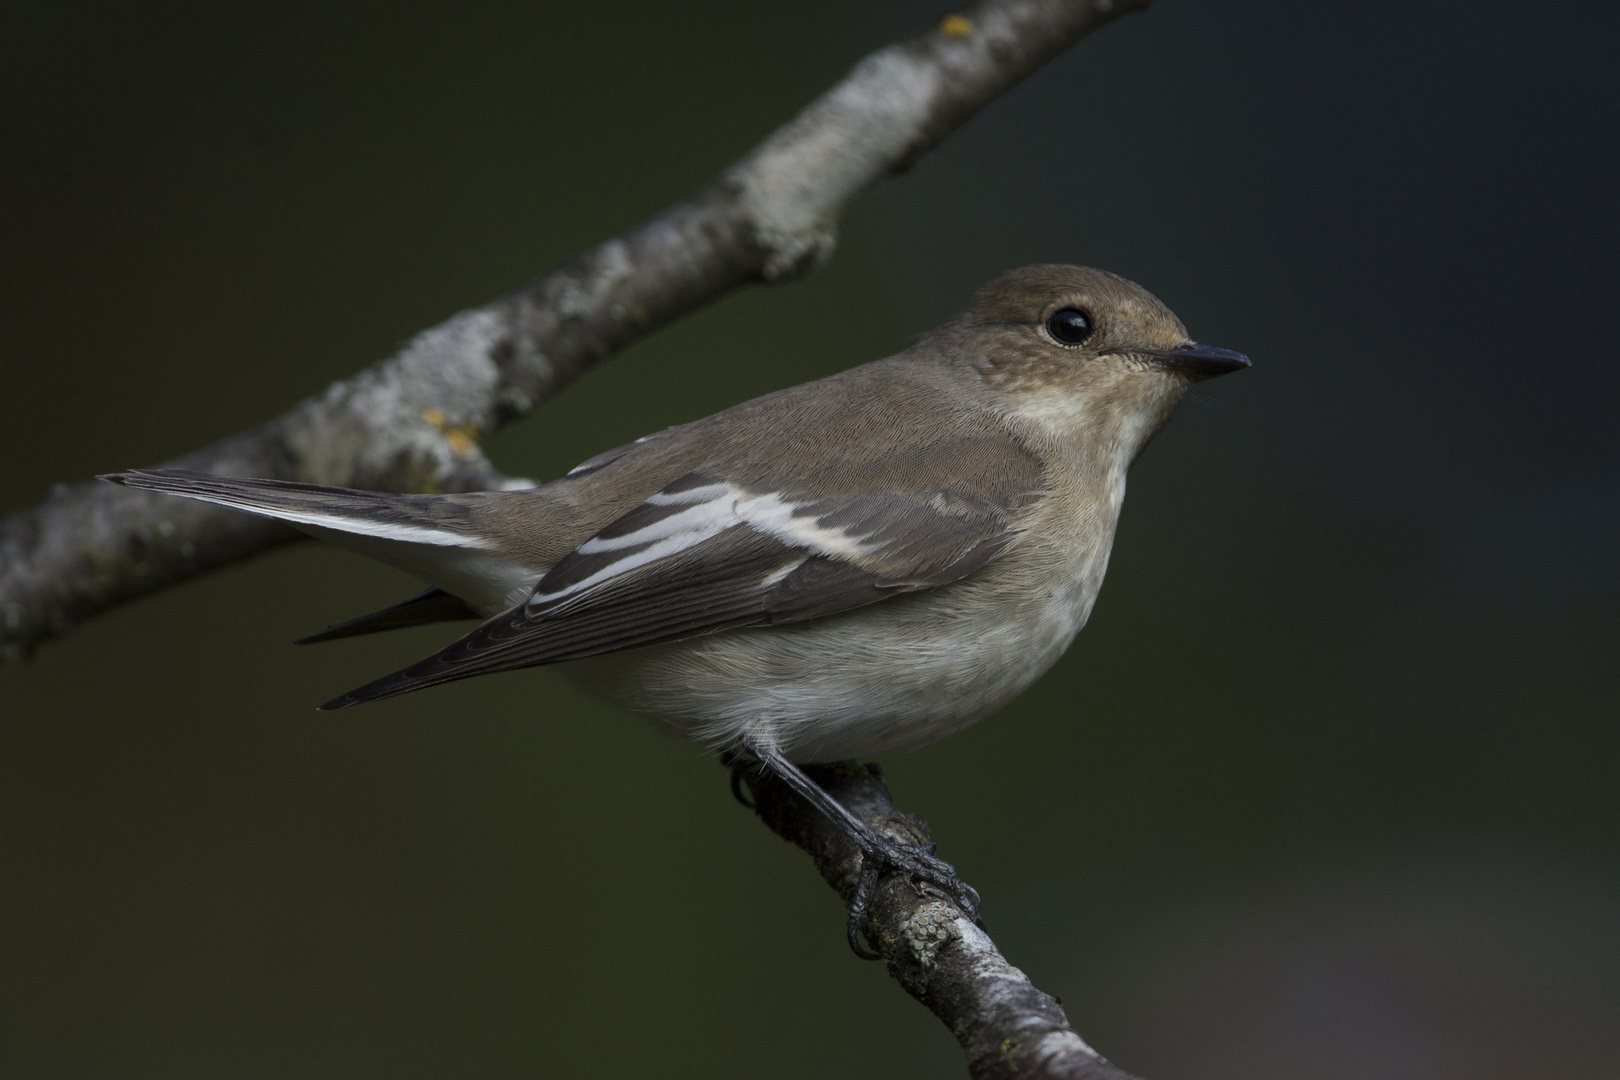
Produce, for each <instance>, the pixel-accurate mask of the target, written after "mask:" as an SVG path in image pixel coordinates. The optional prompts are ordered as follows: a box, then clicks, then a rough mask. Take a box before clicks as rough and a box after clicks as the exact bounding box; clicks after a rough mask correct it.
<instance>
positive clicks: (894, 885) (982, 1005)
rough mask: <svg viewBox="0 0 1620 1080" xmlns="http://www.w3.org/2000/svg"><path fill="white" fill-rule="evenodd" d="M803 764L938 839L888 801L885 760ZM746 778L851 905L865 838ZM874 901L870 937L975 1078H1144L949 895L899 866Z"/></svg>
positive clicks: (828, 785)
mask: <svg viewBox="0 0 1620 1080" xmlns="http://www.w3.org/2000/svg"><path fill="white" fill-rule="evenodd" d="M805 771H806V772H808V773H810V775H811V776H812V777H813V778H814V779H815V780H816V782H817V783H819V784H820V785H821V786H822V787H823V788H825V789H826V790H827V791H828V792H829V793H830V794H832V796H833V797H834V798H836V799H837V800H838V801H839V802H841V803H843V804H844V806H845V807H847V808H848V809H849V810H850V811H851V812H852V813H853V814H855V816H856V817H858V818H860V819H861V820H862V821H864V822H866V823H867V824H868V825H870V826H871V827H872V828H874V829H876V830H877V831H878V832H880V833H882V834H883V835H885V836H887V837H889V838H890V839H893V840H898V841H900V842H902V843H906V844H926V843H928V842H929V832H928V824H927V822H925V821H923V820H922V819H921V818H919V817H917V816H916V815H915V814H908V813H906V812H905V811H903V810H899V809H896V808H895V806H894V804H893V803H891V802H890V801H889V789H888V787H887V785H885V784H884V782H883V774H882V773H881V772H880V771H879V770H878V767H877V766H876V765H872V764H866V765H861V764H856V763H854V762H846V763H843V764H839V765H815V766H808V767H806V769H805ZM745 781H746V783H747V785H748V790H749V793H750V794H751V795H752V797H753V801H754V807H755V810H756V812H757V813H758V814H759V816H760V817H761V819H763V820H764V822H765V824H766V825H768V826H770V828H771V829H772V830H773V831H774V832H776V833H777V834H778V835H779V836H781V837H782V838H783V839H785V840H789V841H791V842H792V843H794V844H797V845H798V846H799V847H801V848H803V849H804V850H805V851H806V852H807V853H808V854H809V856H810V858H811V859H812V860H814V861H815V864H816V869H818V870H820V871H821V876H822V877H824V878H826V879H827V884H829V885H831V886H832V887H833V888H834V889H836V890H837V891H838V895H839V896H841V897H843V899H844V903H845V904H846V905H847V904H848V903H849V902H850V899H851V898H852V897H853V896H854V895H855V887H856V884H857V883H858V882H859V880H860V862H861V854H860V848H859V847H858V846H856V844H855V842H854V841H853V840H851V839H849V837H848V836H846V835H845V834H844V833H843V832H842V831H841V830H840V829H839V828H838V827H837V826H835V825H834V824H833V823H832V822H831V821H829V820H828V819H827V818H826V817H825V816H824V815H823V814H822V813H821V812H820V811H818V810H816V809H815V808H814V807H812V806H811V805H810V804H809V803H807V802H805V801H804V800H803V799H801V798H799V796H798V795H796V794H794V792H793V791H792V789H790V788H789V787H788V786H787V784H785V783H784V782H782V781H781V780H779V779H777V778H776V777H775V776H774V775H773V774H770V773H761V772H757V771H755V772H750V773H747V774H746V777H745ZM871 912H872V921H871V923H870V925H869V926H868V928H867V940H868V942H869V943H870V944H871V945H872V946H873V947H874V948H875V949H876V950H877V951H878V952H879V953H880V954H882V957H883V960H884V962H885V963H886V964H887V965H888V968H889V974H891V975H893V976H894V977H895V978H896V979H897V980H899V982H900V985H901V986H903V987H905V988H906V992H907V993H909V994H910V995H911V996H912V997H914V998H916V999H917V1000H918V1001H920V1002H922V1003H923V1004H924V1005H926V1006H928V1008H929V1009H930V1010H931V1011H932V1012H933V1014H934V1015H935V1016H937V1017H939V1018H940V1020H942V1021H943V1022H944V1024H945V1026H946V1027H948V1028H950V1029H951V1033H952V1034H953V1035H955V1036H956V1038H957V1041H958V1042H960V1043H961V1044H962V1050H963V1052H964V1053H966V1054H967V1060H968V1071H969V1073H970V1075H971V1076H972V1077H973V1078H974V1080H1011V1078H1014V1077H1016V1078H1019V1080H1048V1078H1051V1080H1135V1078H1134V1077H1132V1076H1131V1075H1130V1074H1129V1073H1126V1072H1123V1071H1121V1070H1120V1069H1117V1068H1115V1067H1114V1066H1113V1065H1112V1064H1110V1063H1109V1062H1108V1060H1107V1059H1105V1058H1103V1057H1101V1056H1099V1055H1098V1053H1097V1052H1096V1051H1095V1050H1093V1049H1092V1048H1091V1047H1089V1046H1087V1045H1086V1044H1085V1041H1084V1040H1082V1039H1081V1038H1080V1036H1079V1035H1077V1034H1075V1032H1074V1029H1073V1028H1071V1027H1070V1026H1069V1021H1068V1018H1067V1017H1065V1016H1064V1015H1063V1008H1062V1007H1061V1006H1060V1005H1059V1004H1058V1003H1057V1001H1056V1000H1054V999H1053V998H1051V997H1050V996H1048V995H1047V994H1043V993H1042V992H1041V991H1039V990H1037V989H1036V988H1035V986H1034V985H1033V984H1032V983H1031V982H1030V981H1029V977H1028V976H1026V975H1025V974H1024V973H1023V972H1022V971H1019V970H1018V969H1017V968H1015V967H1013V966H1012V965H1011V964H1009V963H1008V962H1007V961H1006V959H1005V958H1004V957H1003V956H1002V955H1001V953H1000V952H999V951H998V950H997V949H996V946H995V942H993V941H991V940H990V936H989V935H988V934H986V933H985V932H984V931H983V930H981V929H979V928H978V927H977V926H975V925H974V924H973V922H972V920H970V919H969V918H968V917H967V916H966V915H964V914H963V913H962V911H961V909H960V908H958V907H957V906H956V905H955V904H953V903H952V902H951V901H950V899H949V898H948V897H945V896H943V895H937V894H934V893H933V892H931V891H929V890H927V889H925V888H919V887H918V885H917V884H916V883H914V882H912V881H911V880H909V879H908V878H907V876H906V875H905V874H903V873H900V872H891V873H888V874H886V875H885V876H884V877H883V878H881V879H880V880H879V882H878V886H877V890H876V893H875V895H874V897H873V899H872V907H871Z"/></svg>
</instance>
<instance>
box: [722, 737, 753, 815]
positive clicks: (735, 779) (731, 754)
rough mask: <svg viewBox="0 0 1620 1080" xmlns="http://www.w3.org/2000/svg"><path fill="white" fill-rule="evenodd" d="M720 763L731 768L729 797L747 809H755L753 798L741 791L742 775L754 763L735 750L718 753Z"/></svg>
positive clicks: (751, 767)
mask: <svg viewBox="0 0 1620 1080" xmlns="http://www.w3.org/2000/svg"><path fill="white" fill-rule="evenodd" d="M720 764H722V765H724V766H725V767H726V768H728V769H730V770H731V797H732V798H733V799H736V800H737V801H738V802H740V803H742V804H743V805H744V806H746V807H748V809H750V810H757V809H758V807H757V806H755V805H754V800H753V799H750V798H749V797H748V796H747V795H746V794H744V793H743V776H744V775H745V774H747V773H748V772H750V771H751V770H752V769H753V768H754V763H753V762H752V761H749V760H748V759H747V758H745V757H743V756H742V755H741V754H739V753H737V752H736V751H735V750H727V751H725V752H723V753H722V754H721V755H720Z"/></svg>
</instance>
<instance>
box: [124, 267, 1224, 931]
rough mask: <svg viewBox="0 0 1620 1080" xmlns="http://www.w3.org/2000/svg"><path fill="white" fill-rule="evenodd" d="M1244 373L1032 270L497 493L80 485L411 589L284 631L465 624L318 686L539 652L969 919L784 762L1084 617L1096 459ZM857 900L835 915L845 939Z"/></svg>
mask: <svg viewBox="0 0 1620 1080" xmlns="http://www.w3.org/2000/svg"><path fill="white" fill-rule="evenodd" d="M1248 366H1249V361H1248V359H1247V358H1245V357H1244V356H1242V355H1240V354H1238V353H1235V352H1230V351H1227V350H1225V349H1217V348H1212V347H1209V346H1206V345H1201V344H1198V343H1196V342H1194V341H1192V340H1190V339H1189V338H1188V335H1187V331H1186V329H1185V328H1184V327H1183V326H1182V324H1181V321H1180V320H1179V319H1177V318H1176V316H1175V315H1174V314H1172V313H1171V312H1170V310H1169V309H1168V308H1166V307H1165V306H1164V304H1162V303H1160V302H1159V300H1158V299H1156V298H1155V297H1154V296H1152V295H1151V294H1149V293H1148V292H1147V291H1145V290H1144V289H1142V288H1140V287H1138V286H1137V285H1135V284H1133V283H1131V282H1129V281H1126V280H1125V279H1123V278H1120V277H1118V276H1116V275H1114V274H1110V273H1107V272H1104V271H1101V270H1092V269H1087V268H1083V267H1075V266H1031V267H1026V268H1024V269H1021V270H1015V271H1013V272H1011V273H1009V274H1006V275H1004V276H1003V277H1000V278H998V279H996V280H995V281H992V282H990V283H989V284H988V285H985V286H984V287H983V288H981V289H980V290H979V291H978V292H977V293H976V294H975V295H974V297H973V299H972V301H971V302H970V303H969V305H968V307H967V309H966V310H965V311H963V312H962V313H961V314H960V315H958V316H956V317H955V318H954V319H952V320H950V321H949V322H947V323H945V324H944V325H943V326H940V327H938V328H937V329H935V330H933V331H931V332H929V333H927V334H924V335H922V336H921V337H919V338H918V339H917V340H916V341H915V342H914V343H913V344H912V345H911V346H910V347H909V348H907V349H906V350H905V351H904V352H901V353H899V354H898V355H896V356H892V357H889V358H888V359H885V360H879V361H876V362H874V363H870V364H866V365H864V366H861V367H857V368H853V369H851V370H849V371H845V372H843V373H841V374H838V375H834V376H832V377H830V378H826V379H821V380H819V381H817V382H811V383H806V384H804V385H802V386H795V387H792V388H790V389H787V390H781V391H778V392H776V393H773V394H767V395H766V396H764V397H761V398H756V399H755V400H753V401H748V402H744V403H743V404H741V405H736V406H733V407H732V408H730V409H727V410H725V411H724V412H719V413H716V414H714V415H713V416H709V417H706V418H704V419H702V420H696V421H693V422H692V423H689V424H683V425H680V426H678V427H672V428H669V429H668V430H665V431H661V432H658V433H657V434H654V435H649V436H647V437H646V438H643V439H639V440H637V441H636V442H634V443H631V444H629V445H628V446H621V447H619V448H617V449H614V450H609V451H607V452H606V453H604V454H599V455H597V456H596V457H593V458H591V459H590V460H589V461H586V462H585V463H584V464H582V465H580V466H578V467H577V468H575V469H574V470H573V471H571V472H570V473H568V475H566V476H564V477H563V478H562V479H560V480H557V481H555V482H553V483H550V484H547V485H545V486H543V487H539V488H535V489H531V490H526V491H501V492H476V493H471V494H460V495H395V494H382V493H378V492H369V491H352V490H346V489H341V488H327V487H315V486H312V485H308V484H296V483H284V482H279V481H272V480H249V479H236V478H228V477H221V476H206V475H202V474H198V473H187V472H179V471H173V470H150V471H136V472H128V473H121V474H117V475H113V476H108V477H106V478H105V479H108V480H112V481H114V482H116V483H121V484H127V485H129V486H131V487H139V488H147V489H151V490H154V491H161V492H167V493H170V494H174V495H181V496H185V497H187V498H193V499H202V500H205V501H207V502H213V503H219V504H221V505H224V506H229V507H234V508H236V509H239V510H245V511H247V512H249V513H253V514H262V515H265V516H268V517H272V518H278V519H280V520H283V521H287V522H290V523H291V524H293V525H295V526H297V527H298V528H300V529H303V530H304V531H306V532H310V533H313V534H315V535H316V536H320V537H323V538H325V539H329V540H333V541H335V542H337V543H339V544H341V545H343V546H345V547H350V548H353V549H355V550H357V551H360V552H362V553H364V554H367V555H370V556H373V557H375V558H378V559H381V560H382V561H384V562H388V563H392V564H393V565H395V566H398V567H400V568H401V569H404V570H406V571H408V572H410V573H411V574H414V575H416V576H418V577H420V578H421V579H423V580H424V581H426V582H427V583H429V584H430V585H432V586H433V588H431V589H430V590H429V591H427V592H426V593H423V594H422V595H421V596H418V597H416V598H415V599H412V600H408V601H406V602H405V603H403V604H400V605H396V606H395V607H392V608H389V609H387V610H385V611H381V612H378V613H376V614H374V615H370V616H366V617H364V618H361V619H357V620H354V621H353V622H350V623H346V624H343V625H340V626H337V627H333V628H331V629H330V630H327V631H325V632H323V633H320V634H316V635H313V636H312V637H311V638H307V639H305V640H306V641H316V640H329V639H332V638H337V637H343V636H348V635H351V634H359V633H369V632H372V631H375V630H384V629H391V628H394V627H400V626H410V625H417V624H420V623H426V622H436V621H440V620H445V619H455V618H473V617H482V618H484V619H485V620H486V621H485V622H484V623H483V624H482V625H480V626H479V627H478V628H477V629H475V630H473V631H472V632H471V633H469V634H467V635H466V636H464V637H462V638H461V639H459V640H458V641H456V642H454V643H453V644H451V645H449V646H448V647H446V648H444V649H442V650H440V651H439V652H437V653H435V654H434V655H432V656H430V657H428V658H427V659H425V660H422V661H420V662H418V663H415V664H412V665H411V666H410V667H407V668H405V669H404V670H402V671H399V672H396V673H394V674H392V675H388V676H385V677H383V678H381V679H378V680H376V681H375V682H372V683H368V684H367V685H365V686H362V687H360V688H359V689H357V690H352V691H350V692H349V693H347V694H344V695H343V696H342V697H339V698H336V699H334V700H332V701H330V702H328V703H327V704H325V705H323V706H322V708H324V709H341V708H347V707H348V706H351V705H358V704H361V703H362V702H367V701H376V700H379V699H381V698H388V697H394V696H395V695H398V694H404V693H408V692H409V691H412V690H420V689H422V688H424V687H428V686H435V685H438V684H439V683H446V682H451V681H453V680H456V679H464V678H467V677H468V676H471V675H483V674H487V673H490V672H496V671H507V670H510V669H513V668H522V667H532V666H535V665H539V664H559V665H561V666H562V671H563V672H564V674H565V675H566V677H568V678H569V679H570V680H572V681H573V682H575V683H576V684H578V685H580V686H582V687H584V688H585V689H586V690H588V691H589V692H591V693H593V694H596V695H599V696H601V697H603V698H606V699H607V700H608V701H610V702H612V703H613V704H615V705H617V706H619V707H621V708H623V709H626V710H628V711H630V712H633V713H638V714H641V715H643V716H646V717H650V718H651V719H652V720H654V721H655V722H656V723H658V724H660V725H662V726H664V727H666V728H668V729H671V730H673V731H675V732H678V733H680V734H682V735H685V736H687V737H689V738H692V739H695V740H698V741H700V742H702V743H705V744H708V745H709V746H712V747H715V748H718V749H721V750H725V751H730V752H733V753H739V754H742V755H745V757H746V759H747V760H749V761H750V762H757V763H758V764H759V766H761V767H764V768H767V769H770V770H772V771H773V772H776V773H777V774H778V775H780V776H781V777H782V778H783V779H784V780H786V781H787V782H788V783H789V784H790V785H792V787H793V788H794V789H795V790H797V791H799V792H800V793H801V794H802V795H804V796H805V797H806V798H807V799H809V800H810V801H811V802H812V803H813V804H814V805H816V806H817V807H819V808H820V809H822V810H823V811H824V812H825V813H827V814H828V815H829V816H830V817H831V818H832V819H833V820H834V821H835V822H837V823H839V824H840V825H841V827H843V828H844V830H845V831H846V832H848V833H849V834H850V835H851V836H852V837H853V838H854V839H855V840H856V841H857V842H858V843H859V844H860V845H861V849H862V852H863V860H862V861H863V872H864V873H869V874H870V875H872V877H873V878H874V879H875V875H876V874H877V873H878V872H879V871H880V870H881V869H882V867H883V865H885V864H889V865H899V866H902V867H905V868H906V869H908V870H910V871H912V872H913V873H915V874H917V875H919V876H921V877H923V878H925V879H927V880H930V881H932V882H933V883H934V884H936V885H938V886H939V887H941V888H945V889H947V890H948V891H950V892H951V894H952V895H953V896H955V897H956V898H957V899H958V901H959V902H961V903H962V904H963V906H964V907H965V908H967V909H968V910H969V912H970V914H975V915H976V912H977V897H976V895H975V894H973V892H972V890H971V889H969V888H967V886H965V885H962V884H961V883H960V882H959V881H958V880H957V879H956V877H955V873H954V871H952V870H951V868H950V867H949V865H947V864H945V863H944V862H942V861H940V860H938V859H937V858H934V857H933V855H932V854H931V853H929V852H925V851H921V850H919V849H914V848H907V847H905V846H904V845H900V844H896V843H895V842H893V841H890V840H888V839H886V838H884V837H882V836H879V835H878V834H877V833H875V832H873V831H872V830H871V829H869V828H868V827H867V826H866V825H864V824H863V823H862V822H861V821H860V820H859V819H857V818H855V817H854V816H853V815H852V814H850V813H848V812H847V811H846V810H844V808H843V807H842V806H840V805H839V804H838V803H837V802H836V800H834V799H832V798H831V797H830V796H828V795H827V794H826V793H825V792H824V791H822V789H821V788H820V787H819V786H817V785H816V784H815V782H814V781H813V780H811V779H810V778H809V777H808V776H807V775H806V774H805V773H804V772H803V771H802V770H801V769H800V768H799V767H798V765H797V764H795V763H807V762H816V761H831V760H838V759H843V758H851V757H860V756H867V755H872V754H878V753H884V752H887V751H892V750H900V749H907V748H911V747H916V746H921V745H923V744H924V743H928V742H932V741H933V740H935V739H938V738H941V737H942V736H945V735H948V734H950V733H951V732H953V731H957V730H960V729H961V728H963V727H965V726H967V725H969V724H971V723H973V722H974V721H976V720H978V719H980V718H981V717H983V716H985V715H986V714H988V713H990V712H993V711H994V710H996V709H997V708H999V707H1000V706H1002V705H1004V704H1006V703H1007V702H1008V701H1010V700H1011V699H1012V698H1013V697H1015V696H1016V695H1017V694H1019V693H1020V692H1021V691H1023V690H1024V689H1025V688H1026V687H1028V686H1029V685H1030V683H1032V682H1034V681H1035V679H1036V678H1037V677H1039V676H1040V675H1041V674H1042V673H1043V672H1044V671H1046V669H1047V668H1049V667H1051V666H1052V664H1053V663H1054V662H1055V661H1056V660H1057V658H1058V657H1059V656H1060V655H1062V653H1063V651H1064V650H1065V649H1066V648H1067V647H1068V645H1069V642H1070V641H1072V640H1073V639H1074V636H1075V634H1077V633H1078V632H1079V630H1080V628H1081V627H1082V626H1083V625H1084V624H1085V622H1086V619H1087V617H1088V616H1089V615H1090V613H1091V608H1092V604H1093V603H1094V602H1095V600H1096V598H1097V591H1098V589H1099V587H1100V586H1101V585H1102V580H1103V572H1104V571H1105V570H1106V569H1107V566H1108V554H1109V549H1110V547H1111V546H1112V544H1113V539H1114V527H1115V524H1116V523H1117V521H1118V520H1119V511H1120V503H1121V501H1122V500H1123V499H1124V497H1125V474H1126V471H1127V470H1128V469H1129V468H1130V465H1131V463H1132V462H1133V461H1134V460H1135V459H1136V457H1137V455H1138V454H1140V453H1141V452H1142V449H1143V447H1144V446H1146V445H1147V443H1148V440H1149V439H1151V438H1152V437H1153V434H1154V433H1155V432H1156V431H1158V430H1159V429H1160V428H1161V427H1162V426H1163V425H1164V423H1165V421H1167V420H1168V419H1169V417H1170V413H1171V411H1172V410H1174V408H1175V406H1176V403H1177V401H1179V400H1180V398H1181V395H1182V392H1183V391H1184V390H1185V389H1186V388H1187V386H1188V384H1189V383H1192V382H1196V381H1198V380H1201V379H1207V378H1210V377H1212V376H1215V375H1221V374H1225V373H1227V372H1232V371H1237V370H1239V369H1241V368H1245V367H1248ZM863 924H864V912H863V911H852V912H851V923H850V940H851V944H852V945H854V947H855V948H856V951H857V952H863V950H862V949H861V948H860V946H859V944H858V940H857V937H856V935H857V933H858V931H859V929H860V928H861V926H862V925H863Z"/></svg>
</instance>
